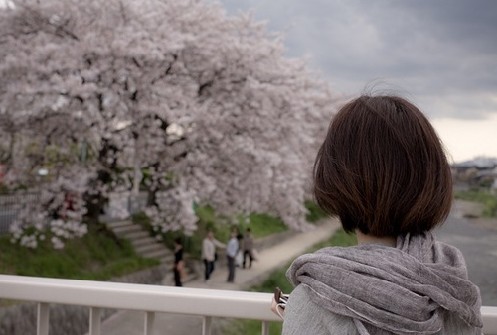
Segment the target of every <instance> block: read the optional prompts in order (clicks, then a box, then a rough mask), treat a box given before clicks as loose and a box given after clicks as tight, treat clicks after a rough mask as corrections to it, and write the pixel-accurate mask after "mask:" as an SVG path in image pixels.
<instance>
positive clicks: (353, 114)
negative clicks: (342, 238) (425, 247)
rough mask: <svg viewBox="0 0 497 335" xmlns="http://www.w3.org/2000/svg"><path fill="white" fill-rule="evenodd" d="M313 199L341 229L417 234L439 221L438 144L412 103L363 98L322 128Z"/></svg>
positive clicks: (446, 204) (445, 171) (443, 169)
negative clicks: (336, 220)
mask: <svg viewBox="0 0 497 335" xmlns="http://www.w3.org/2000/svg"><path fill="white" fill-rule="evenodd" d="M314 195H315V198H316V201H317V203H318V205H319V206H320V207H321V208H322V209H323V210H325V211H326V212H327V213H328V214H329V215H332V216H338V217H339V218H340V220H341V222H342V226H343V228H344V229H345V230H346V231H348V232H352V231H354V230H356V229H358V230H359V231H361V232H362V233H364V234H368V235H373V236H378V237H383V236H398V235H405V234H407V233H411V234H413V235H417V234H420V233H423V232H425V231H428V230H431V229H432V228H433V227H435V226H436V225H437V224H440V223H442V222H443V221H444V220H445V219H446V217H447V215H448V214H449V211H450V207H451V202H452V178H451V172H450V167H449V164H448V162H447V158H446V156H445V152H444V149H443V147H442V144H441V142H440V139H439V138H438V136H437V134H436V132H435V130H434V129H433V127H432V126H431V124H430V122H429V121H428V120H427V119H426V117H425V116H424V115H423V113H421V111H420V110H419V109H418V108H417V107H416V106H415V105H413V104H412V103H410V102H409V101H407V100H406V99H404V98H402V97H398V96H365V95H363V96H360V97H359V98H356V99H354V100H352V101H350V102H348V103H347V104H345V105H344V106H343V107H342V108H340V110H339V111H338V112H337V114H336V115H335V116H334V118H333V120H332V121H331V123H330V126H329V129H328V134H327V135H326V139H325V140H324V143H323V144H322V145H321V148H320V149H319V152H318V155H317V157H316V161H315V163H314Z"/></svg>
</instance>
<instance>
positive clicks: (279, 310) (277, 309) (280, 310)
mask: <svg viewBox="0 0 497 335" xmlns="http://www.w3.org/2000/svg"><path fill="white" fill-rule="evenodd" d="M271 310H272V311H273V313H274V314H276V315H278V316H279V317H280V318H281V320H283V319H284V317H285V309H283V308H282V307H281V306H280V305H279V304H277V303H276V300H274V297H273V298H272V300H271Z"/></svg>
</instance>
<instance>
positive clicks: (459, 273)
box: [273, 96, 482, 335]
mask: <svg viewBox="0 0 497 335" xmlns="http://www.w3.org/2000/svg"><path fill="white" fill-rule="evenodd" d="M314 195H315V198H316V200H317V203H318V204H319V206H320V207H322V208H323V209H324V210H325V211H326V212H327V213H328V214H329V215H331V216H337V217H339V218H340V221H341V223H342V227H343V228H344V229H345V230H346V231H347V232H355V233H356V234H357V239H358V242H359V245H358V246H355V247H349V248H339V247H335V248H325V249H321V250H319V251H317V252H315V253H313V254H308V255H303V256H300V257H299V258H297V259H296V260H295V261H294V262H293V264H292V265H291V266H290V268H289V269H288V272H287V277H288V278H289V280H290V281H291V282H292V283H293V285H294V286H295V289H294V290H293V292H292V293H291V294H290V297H289V299H288V303H287V304H286V308H285V310H284V322H283V332H282V334H284V335H291V334H309V335H312V334H349V335H355V334H361V335H366V334H370V335H374V334H403V335H407V334H409V335H412V334H450V335H456V334H465V335H467V334H468V335H469V334H481V327H482V321H481V315H480V304H481V298H480V293H479V290H478V288H477V287H476V286H475V285H474V284H473V283H471V282H470V281H469V280H468V276H467V270H466V266H465V263H464V259H463V257H462V254H461V253H460V251H459V250H457V249H456V248H454V247H452V246H449V245H446V244H443V243H440V242H437V241H435V240H434V238H433V235H432V233H431V230H432V229H433V228H434V227H435V226H437V225H439V224H441V223H442V222H443V221H444V220H445V219H446V217H447V215H448V214H449V211H450V206H451V200H452V179H451V173H450V167H449V165H448V163H447V159H446V156H445V154H444V150H443V148H442V145H441V143H440V140H439V138H438V136H437V134H436V133H435V131H434V129H433V127H432V126H431V125H430V123H429V122H428V120H427V119H426V118H425V116H424V115H423V114H422V113H421V112H420V111H419V109H418V108H417V107H416V106H414V105H413V104H412V103H410V102H409V101H407V100H406V99H404V98H401V97H397V96H361V97H359V98H357V99H354V100H352V101H351V102H349V103H347V104H346V105H344V106H343V107H342V108H341V109H340V110H339V111H338V113H337V114H336V115H335V117H334V119H333V120H332V123H331V124H330V127H329V130H328V134H327V135H326V138H325V140H324V143H323V144H322V146H321V148H320V150H319V152H318V155H317V158H316V161H315V165H314ZM273 308H276V307H275V306H274V304H273ZM278 312H280V313H282V312H283V311H281V310H278Z"/></svg>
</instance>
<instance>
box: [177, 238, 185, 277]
mask: <svg viewBox="0 0 497 335" xmlns="http://www.w3.org/2000/svg"><path fill="white" fill-rule="evenodd" d="M185 270H186V269H185V262H184V260H183V241H182V240H181V238H180V237H177V238H175V239H174V285H176V286H183V283H182V280H183V278H184V277H185Z"/></svg>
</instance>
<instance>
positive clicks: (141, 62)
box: [0, 0, 336, 247]
mask: <svg viewBox="0 0 497 335" xmlns="http://www.w3.org/2000/svg"><path fill="white" fill-rule="evenodd" d="M21 2H22V4H23V6H17V7H16V9H15V10H11V11H3V12H2V11H0V30H1V31H2V32H4V36H6V38H3V39H1V40H0V78H1V79H0V134H1V135H0V140H2V141H1V144H0V159H2V160H3V161H6V162H7V164H6V166H7V171H6V174H5V177H4V182H5V183H7V184H8V186H10V187H14V188H15V187H18V186H19V185H22V186H23V187H27V188H29V189H31V190H33V191H38V192H40V193H41V194H42V196H41V200H40V201H39V202H38V203H35V204H27V205H26V206H25V208H24V209H23V210H22V211H21V212H22V213H21V214H20V215H19V217H18V219H17V221H16V223H15V224H14V225H13V227H12V230H11V231H12V234H13V239H14V240H16V241H21V244H26V245H28V244H29V245H34V242H33V238H34V239H35V240H37V239H38V238H40V236H41V235H40V234H41V233H40V234H34V235H29V236H34V237H30V238H29V239H27V240H25V241H24V242H22V241H23V240H22V239H23V236H26V234H28V231H31V230H32V228H33V225H34V227H35V230H36V231H39V232H42V231H43V227H46V228H47V229H48V230H49V231H51V233H52V234H53V237H52V238H51V242H52V244H53V245H54V247H60V246H63V244H64V241H66V240H69V239H71V238H74V237H79V236H82V235H84V233H85V232H86V229H87V227H86V225H84V224H83V223H82V219H83V216H84V215H85V214H86V213H87V210H86V207H87V206H88V205H89V203H85V200H86V199H90V200H89V201H93V202H92V204H94V203H98V202H99V201H101V199H107V200H108V201H109V204H108V205H109V206H108V207H109V208H112V210H113V211H114V213H113V215H115V216H117V217H126V216H128V215H129V213H128V212H127V211H128V209H127V206H126V200H125V199H124V197H126V196H127V195H128V194H129V193H130V191H131V190H137V189H142V190H144V191H146V192H149V195H150V197H149V198H150V202H149V204H148V207H147V209H146V214H147V215H149V216H150V217H151V219H152V224H153V226H155V227H159V228H160V230H161V231H162V232H166V231H169V230H182V231H184V232H185V233H187V234H191V233H192V232H193V231H194V230H195V229H196V222H197V217H196V216H195V213H194V209H193V205H194V203H198V204H211V205H212V206H214V207H215V208H216V210H218V211H220V212H222V213H226V214H234V213H240V212H244V213H247V212H269V213H272V214H275V215H279V216H281V217H282V219H283V220H284V222H285V223H286V224H287V225H289V226H290V227H292V228H303V227H305V220H304V216H305V208H304V205H303V203H304V199H305V197H306V196H307V193H306V190H307V188H308V182H309V177H310V172H311V165H312V160H313V158H314V156H315V154H316V149H317V141H319V140H320V138H321V137H322V134H323V132H324V131H325V130H326V126H327V120H328V119H329V118H330V116H331V113H332V112H333V110H334V104H335V100H336V99H335V98H334V97H333V96H332V94H331V93H330V91H329V89H328V87H327V85H326V84H325V83H324V82H323V81H322V80H319V79H316V76H315V75H314V74H312V73H310V72H309V71H308V70H307V69H306V66H305V64H304V62H302V61H301V60H298V59H289V58H287V57H285V56H284V48H283V45H282V43H281V39H280V37H279V36H275V35H272V34H270V33H268V32H267V31H266V29H265V27H264V25H262V24H260V23H259V22H254V20H253V19H252V18H251V17H250V16H247V15H240V16H238V17H228V16H226V14H225V13H224V11H223V10H222V8H221V7H220V6H219V5H218V4H212V3H207V2H202V1H193V0H192V1H173V0H143V1H139V2H137V1H131V0H106V1H101V0H100V1H99V0H87V1H76V0H46V1H35V0H24V1H21ZM40 168H45V169H47V171H48V174H47V175H45V176H40V175H37V174H36V173H33V171H38V170H39V169H40ZM140 179H141V180H140ZM137 183H139V185H136V184H137ZM111 205H112V206H111ZM54 238H55V239H54Z"/></svg>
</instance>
